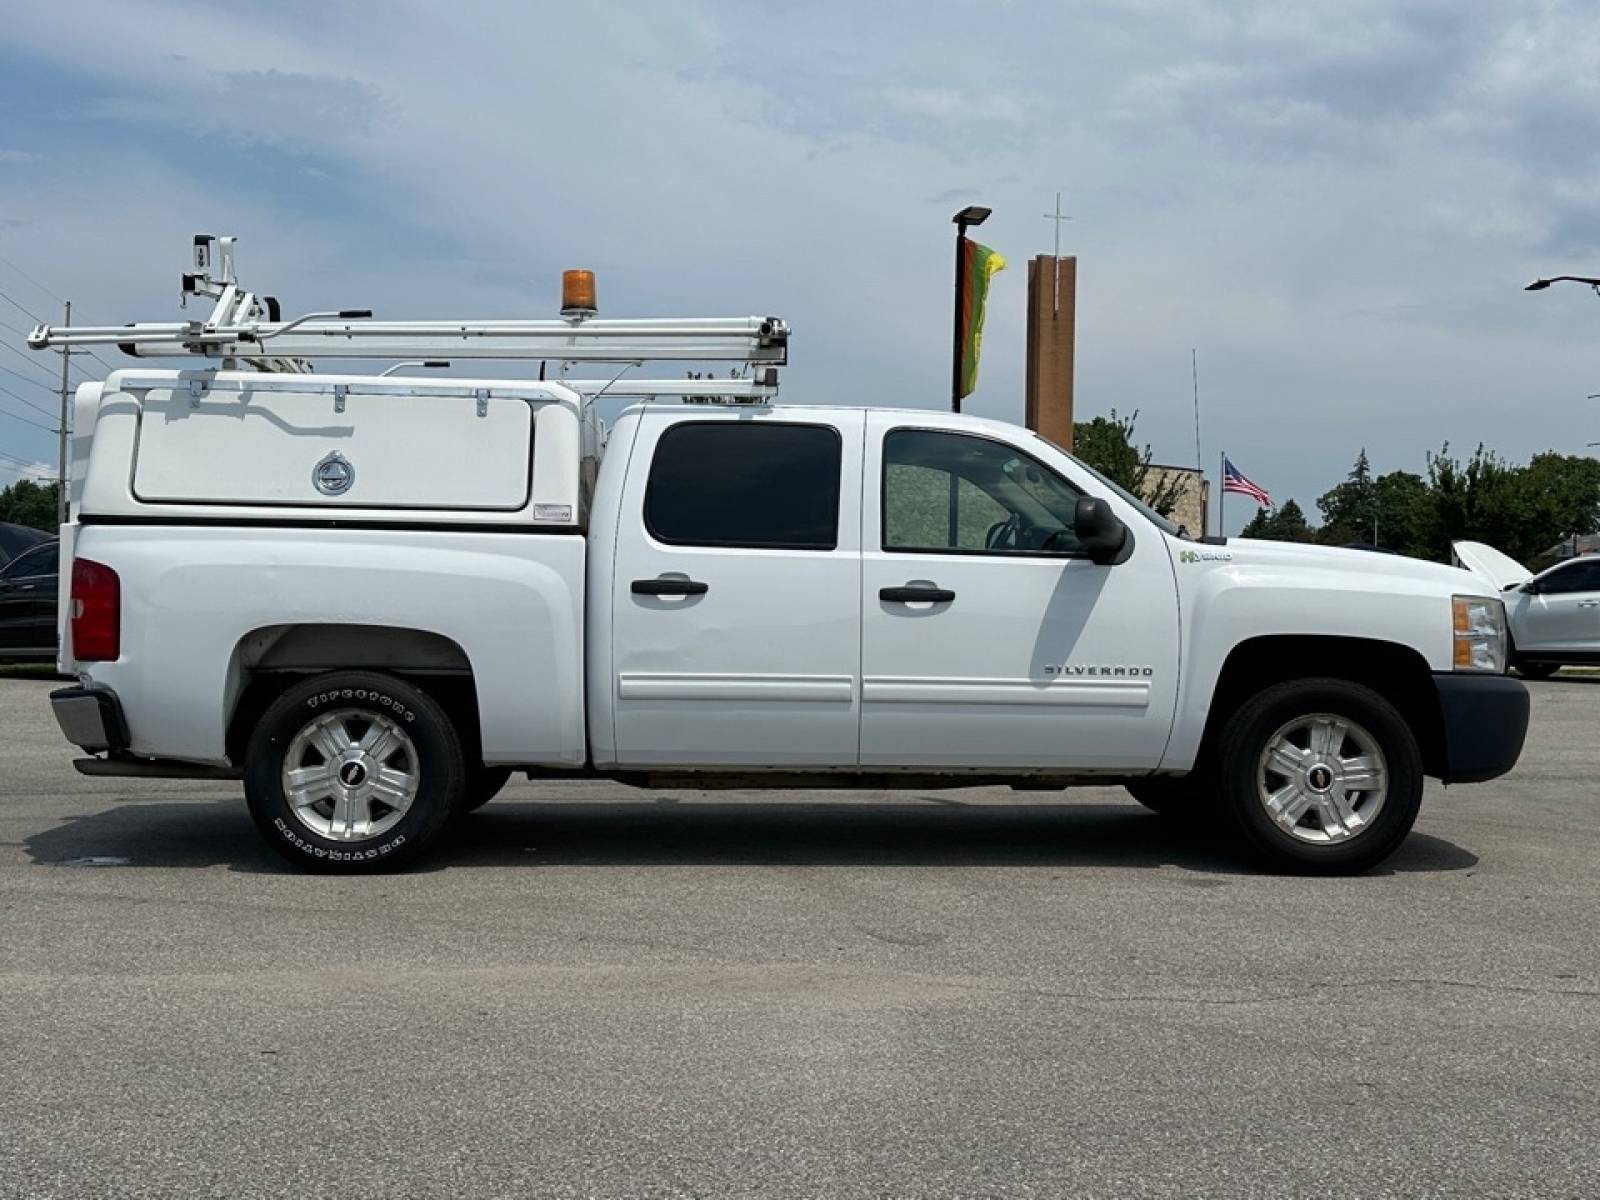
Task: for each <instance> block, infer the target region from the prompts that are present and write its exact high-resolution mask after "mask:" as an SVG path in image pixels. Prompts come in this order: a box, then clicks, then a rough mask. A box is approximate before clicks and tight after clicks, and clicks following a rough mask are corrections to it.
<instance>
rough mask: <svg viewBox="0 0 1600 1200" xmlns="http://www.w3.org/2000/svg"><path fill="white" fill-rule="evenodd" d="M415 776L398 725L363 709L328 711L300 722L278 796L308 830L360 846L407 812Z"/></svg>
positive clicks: (410, 749)
mask: <svg viewBox="0 0 1600 1200" xmlns="http://www.w3.org/2000/svg"><path fill="white" fill-rule="evenodd" d="M420 782H421V773H420V772H419V770H418V766H417V751H416V747H415V746H413V745H412V744H411V739H410V738H409V737H407V736H406V732H405V730H404V729H402V728H401V727H400V726H399V725H398V724H396V723H395V722H394V721H393V720H391V719H389V718H388V717H385V716H382V715H380V714H376V713H372V712H369V711H366V710H363V709H356V708H345V709H335V710H334V711H332V712H328V713H323V714H321V715H319V716H318V717H317V718H316V719H315V720H313V721H310V722H309V723H307V724H306V725H305V726H304V727H303V728H302V729H301V730H300V732H299V733H298V734H296V735H295V738H294V740H293V741H292V742H291V743H290V744H289V749H288V752H287V753H286V754H285V755H284V758H283V793H284V798H285V799H286V800H287V801H288V802H289V808H290V811H291V812H293V813H294V815H295V817H296V818H297V819H298V820H299V821H300V822H301V823H302V824H303V825H305V827H306V828H307V829H309V830H311V832H313V833H315V834H317V835H318V836H320V837H324V838H327V839H328V840H330V841H335V842H361V841H366V840H367V839H368V838H375V837H380V836H382V835H383V834H384V833H386V832H388V831H389V830H390V829H392V828H393V827H394V826H395V825H398V824H399V823H400V821H401V820H402V819H403V818H404V817H405V815H406V813H407V812H409V811H410V809H411V804H412V802H413V801H414V800H415V799H416V798H417V787H418V785H419V783H420Z"/></svg>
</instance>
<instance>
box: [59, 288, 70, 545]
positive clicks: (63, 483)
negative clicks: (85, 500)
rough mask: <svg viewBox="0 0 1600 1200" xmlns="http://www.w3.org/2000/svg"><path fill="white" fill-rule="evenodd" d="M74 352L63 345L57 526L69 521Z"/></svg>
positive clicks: (67, 319) (68, 322) (67, 320)
mask: <svg viewBox="0 0 1600 1200" xmlns="http://www.w3.org/2000/svg"><path fill="white" fill-rule="evenodd" d="M63 324H65V325H69V326H70V325H71V324H72V301H71V300H68V301H67V317H66V320H65V322H63ZM71 353H72V349H71V347H70V346H65V345H63V346H62V347H61V428H60V429H58V430H57V431H56V433H57V436H58V440H59V443H60V444H59V447H58V449H59V455H60V457H59V463H60V470H59V471H58V472H57V474H56V526H57V528H59V527H60V526H62V525H65V524H66V523H67V387H68V381H67V365H68V363H69V362H71V359H70V358H69V357H68V355H70V354H71Z"/></svg>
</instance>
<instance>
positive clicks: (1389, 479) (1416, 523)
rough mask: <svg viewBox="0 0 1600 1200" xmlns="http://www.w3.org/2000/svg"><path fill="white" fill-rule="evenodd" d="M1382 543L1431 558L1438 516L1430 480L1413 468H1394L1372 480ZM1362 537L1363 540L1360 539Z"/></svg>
mask: <svg viewBox="0 0 1600 1200" xmlns="http://www.w3.org/2000/svg"><path fill="white" fill-rule="evenodd" d="M1372 492H1373V501H1374V505H1373V506H1374V513H1375V517H1376V520H1377V530H1376V533H1377V536H1376V538H1375V539H1374V541H1375V543H1376V544H1377V545H1379V546H1387V547H1388V548H1389V549H1390V550H1398V551H1399V552H1400V553H1401V554H1411V555H1415V556H1416V557H1418V558H1431V557H1433V556H1432V554H1431V552H1430V551H1431V548H1432V544H1433V529H1434V525H1435V524H1436V521H1437V518H1436V516H1435V514H1434V508H1433V499H1432V496H1431V494H1430V492H1429V490H1428V481H1427V480H1425V479H1423V478H1422V476H1420V475H1414V474H1412V473H1411V472H1410V471H1391V472H1390V473H1389V474H1387V475H1380V476H1378V478H1377V479H1375V480H1373V482H1372ZM1357 540H1359V539H1357Z"/></svg>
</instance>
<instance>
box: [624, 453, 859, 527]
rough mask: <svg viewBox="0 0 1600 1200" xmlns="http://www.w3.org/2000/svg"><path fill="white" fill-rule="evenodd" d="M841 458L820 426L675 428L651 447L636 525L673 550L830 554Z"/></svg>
mask: <svg viewBox="0 0 1600 1200" xmlns="http://www.w3.org/2000/svg"><path fill="white" fill-rule="evenodd" d="M841 454H842V444H841V442H840V439H839V434H838V431H837V430H834V429H831V428H828V427H826V426H822V425H781V424H776V423H771V422H761V423H754V422H750V421H737V422H735V421H717V422H707V423H704V424H700V423H695V424H686V425H674V426H673V427H672V428H671V429H669V430H667V432H666V433H664V434H662V435H661V440H660V441H659V442H657V443H656V456H655V461H654V462H653V463H651V465H650V481H649V484H648V485H647V487H646V489H645V497H644V521H645V528H646V529H648V530H649V531H650V535H651V536H652V537H654V538H655V539H656V540H657V541H660V542H666V543H668V544H669V545H675V546H745V547H750V548H753V549H776V550H832V549H833V548H834V547H835V546H837V545H838V544H839V463H840V457H841Z"/></svg>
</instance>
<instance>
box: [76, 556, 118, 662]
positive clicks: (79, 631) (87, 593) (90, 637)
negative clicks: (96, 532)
mask: <svg viewBox="0 0 1600 1200" xmlns="http://www.w3.org/2000/svg"><path fill="white" fill-rule="evenodd" d="M71 611H72V657H73V658H74V659H76V660H77V661H78V662H111V661H112V660H113V659H115V658H117V657H118V656H119V655H121V653H122V580H120V579H118V578H117V573H116V572H115V571H113V570H112V569H111V568H110V567H108V566H106V565H105V564H104V563H97V562H94V561H92V560H91V559H87V558H75V559H73V560H72V610H71Z"/></svg>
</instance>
